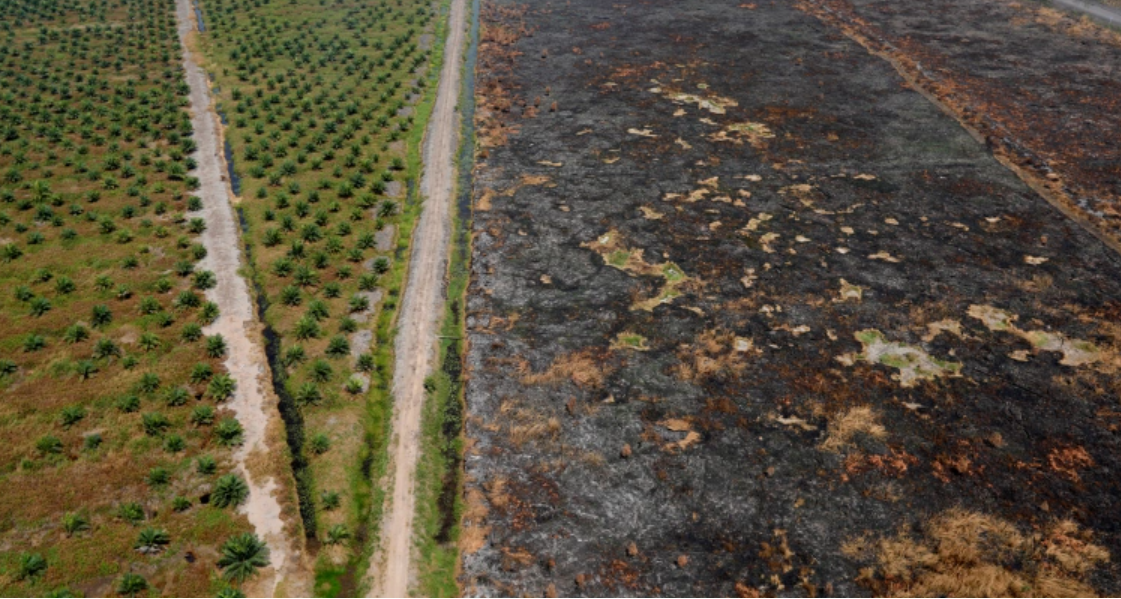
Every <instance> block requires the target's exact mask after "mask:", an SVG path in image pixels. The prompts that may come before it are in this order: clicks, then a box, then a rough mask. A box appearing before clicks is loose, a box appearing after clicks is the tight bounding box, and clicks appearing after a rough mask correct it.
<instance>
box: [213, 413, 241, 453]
mask: <svg viewBox="0 0 1121 599" xmlns="http://www.w3.org/2000/svg"><path fill="white" fill-rule="evenodd" d="M242 433H243V431H242V428H241V423H240V422H238V421H237V419H236V418H223V419H222V420H221V421H220V422H218V425H217V426H215V427H214V434H215V436H217V437H218V444H219V445H221V446H223V447H229V446H232V445H241V442H242Z"/></svg>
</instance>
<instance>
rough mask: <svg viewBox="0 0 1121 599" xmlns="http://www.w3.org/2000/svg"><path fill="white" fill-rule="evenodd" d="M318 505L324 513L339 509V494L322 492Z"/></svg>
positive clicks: (336, 492)
mask: <svg viewBox="0 0 1121 599" xmlns="http://www.w3.org/2000/svg"><path fill="white" fill-rule="evenodd" d="M319 504H320V505H321V506H322V509H323V510H324V511H330V510H333V509H335V508H337V507H339V493H338V491H323V492H321V493H320V494H319Z"/></svg>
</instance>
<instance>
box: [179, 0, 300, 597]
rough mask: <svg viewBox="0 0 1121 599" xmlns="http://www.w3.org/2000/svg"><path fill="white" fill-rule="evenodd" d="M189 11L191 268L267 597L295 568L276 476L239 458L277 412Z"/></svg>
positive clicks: (185, 9) (258, 445)
mask: <svg viewBox="0 0 1121 599" xmlns="http://www.w3.org/2000/svg"><path fill="white" fill-rule="evenodd" d="M191 12H192V9H191V5H190V0H177V1H176V11H175V15H176V19H177V20H178V29H179V39H180V41H181V43H182V44H183V48H184V49H183V66H184V68H185V69H186V72H187V83H188V85H189V86H190V90H191V93H190V102H191V125H192V126H193V127H194V138H195V142H196V143H197V144H198V150H197V151H196V152H195V154H194V158H195V160H197V161H198V169H197V170H196V171H195V173H194V174H195V176H197V177H198V179H199V181H200V182H201V184H202V186H201V188H200V189H199V191H198V195H199V197H201V198H202V201H203V210H202V214H201V216H202V217H203V219H204V220H205V221H206V231H204V232H203V234H202V235H201V239H200V241H201V242H202V244H203V245H204V246H205V247H206V251H207V256H206V259H204V260H203V261H202V262H201V263H200V264H199V265H198V268H199V269H200V270H210V271H213V272H214V274H215V275H216V277H217V280H218V284H217V286H216V287H215V288H214V289H211V290H210V291H208V292H207V294H206V295H207V299H209V300H211V301H213V302H215V303H217V304H218V307H219V309H220V310H221V315H220V316H219V318H218V320H216V321H215V322H214V323H213V324H211V325H210V326H208V327H206V329H205V332H206V334H207V335H214V334H220V335H222V336H223V337H224V338H225V339H226V344H227V346H228V353H227V356H228V357H227V358H226V361H225V366H226V369H227V370H229V373H230V376H232V377H233V378H234V380H235V381H236V382H237V390H236V391H235V392H234V396H233V398H232V399H231V400H230V401H229V402H227V404H226V406H227V407H229V408H230V409H232V410H233V411H234V412H235V414H236V415H237V419H238V422H240V423H241V426H242V427H243V428H244V431H245V432H244V439H245V442H244V444H243V445H242V446H241V447H240V448H238V450H237V451H236V452H235V454H234V459H235V460H236V463H237V465H236V467H237V471H238V474H239V475H240V476H241V477H242V478H244V479H245V482H246V483H247V484H248V485H249V499H248V501H247V502H246V503H245V504H244V505H243V506H242V507H241V510H242V512H243V513H244V514H245V515H246V517H248V519H249V522H250V523H251V524H252V525H253V528H254V529H255V530H256V532H257V535H258V536H260V537H261V538H262V539H264V540H265V542H267V543H268V546H269V551H270V554H271V555H270V557H271V561H272V565H273V568H271V569H270V570H269V571H267V572H266V573H265V576H262V577H261V578H260V579H259V580H258V581H257V584H259V585H260V586H258V587H257V588H255V589H253V590H254V594H261V595H265V596H273V595H274V594H275V592H276V590H277V585H278V584H279V583H280V581H281V580H282V579H284V578H285V577H286V573H288V572H289V571H291V570H290V568H293V567H295V565H296V563H297V561H296V560H297V555H296V552H295V551H294V548H293V547H292V543H291V540H290V539H289V538H288V536H287V535H286V534H285V532H284V520H283V519H282V518H281V509H280V503H279V502H278V501H277V499H276V497H274V496H273V492H274V490H275V489H276V487H277V481H276V480H275V479H274V478H273V477H265V476H261V475H259V474H258V475H257V476H255V475H254V474H253V473H251V472H250V471H249V468H248V467H247V463H248V462H249V460H250V458H251V457H253V456H254V454H257V453H259V452H260V453H263V454H264V453H268V452H269V451H270V449H272V450H275V451H281V450H282V449H281V448H279V447H276V448H269V447H268V443H267V440H266V431H267V429H268V427H269V425H270V423H272V421H274V420H276V419H279V418H280V414H279V412H277V409H276V400H275V399H274V398H272V397H270V396H268V395H267V394H266V391H265V388H264V387H263V383H262V381H265V380H267V379H268V376H267V372H268V366H267V360H266V358H265V352H264V349H263V347H262V346H261V344H260V343H259V335H258V334H257V333H256V330H257V328H258V327H257V324H256V320H255V315H254V310H253V301H252V299H251V298H250V296H249V288H248V286H247V285H246V283H245V280H244V279H242V278H241V276H240V275H239V274H238V268H239V267H240V264H241V252H240V247H241V246H240V244H239V243H238V225H237V221H236V220H235V217H234V212H233V209H232V208H231V207H230V196H229V192H228V189H227V186H226V183H225V180H224V179H223V173H224V172H225V165H224V163H223V161H222V158H221V148H220V144H221V137H220V136H219V135H218V125H217V122H216V120H215V115H214V112H213V111H212V110H211V109H210V93H209V89H208V86H207V78H206V74H205V73H204V72H203V70H202V69H201V68H199V66H198V65H197V64H196V63H195V60H194V58H193V57H192V56H191V52H190V50H189V49H188V46H187V39H188V35H189V34H190V33H191V32H192V31H194V30H195V27H196V25H195V22H194V20H193V19H192V17H191ZM274 425H279V423H275V424H274ZM258 459H259V458H258ZM261 461H264V460H261ZM266 463H267V462H266ZM292 590H293V589H289V591H292ZM297 596H298V593H297Z"/></svg>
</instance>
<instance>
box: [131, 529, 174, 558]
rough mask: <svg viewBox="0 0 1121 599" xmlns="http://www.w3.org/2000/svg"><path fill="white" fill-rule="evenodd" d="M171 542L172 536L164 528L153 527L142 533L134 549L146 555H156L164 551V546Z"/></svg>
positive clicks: (134, 544)
mask: <svg viewBox="0 0 1121 599" xmlns="http://www.w3.org/2000/svg"><path fill="white" fill-rule="evenodd" d="M170 542H171V536H170V535H168V534H167V531H166V530H164V529H162V528H153V527H151V526H149V527H147V528H145V529H144V530H142V531H140V534H139V535H137V537H136V542H135V543H133V544H132V548H133V549H135V550H137V551H139V552H140V553H143V554H145V555H155V554H157V553H159V552H161V551H163V549H164V546H165V545H167V544H168V543H170Z"/></svg>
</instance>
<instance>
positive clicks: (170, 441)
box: [163, 435, 187, 453]
mask: <svg viewBox="0 0 1121 599" xmlns="http://www.w3.org/2000/svg"><path fill="white" fill-rule="evenodd" d="M186 448H187V442H186V441H184V440H183V437H180V436H179V435H169V436H168V437H167V439H164V442H163V450H164V451H166V452H168V453H179V452H180V451H183V450H184V449H186Z"/></svg>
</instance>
